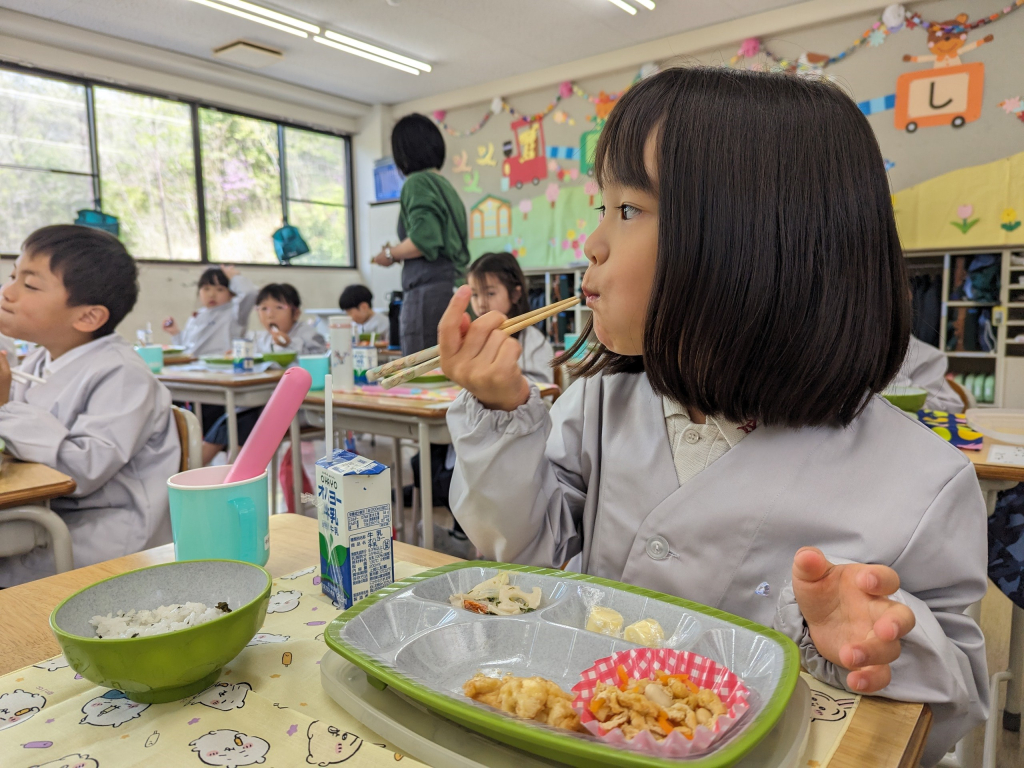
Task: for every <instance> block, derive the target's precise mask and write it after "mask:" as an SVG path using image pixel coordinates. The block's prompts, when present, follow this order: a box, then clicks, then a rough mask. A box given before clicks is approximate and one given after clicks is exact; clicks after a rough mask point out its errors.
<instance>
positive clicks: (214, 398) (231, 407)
mask: <svg viewBox="0 0 1024 768" xmlns="http://www.w3.org/2000/svg"><path fill="white" fill-rule="evenodd" d="M283 375H284V371H281V370H275V371H266V372H265V373H231V372H229V371H223V372H222V371H193V370H186V371H181V370H175V369H174V366H169V367H167V368H164V372H163V373H161V374H159V375H158V376H157V378H158V379H160V381H162V382H163V383H164V386H166V387H167V388H168V389H169V390H171V395H172V396H173V397H174V399H175V400H184V401H186V402H190V403H196V404H197V406H198V407H197V411H196V416H198V417H199V421H200V423H202V420H203V417H202V406H203V405H223V406H224V409H225V412H226V413H227V416H228V462H231V461H234V459H235V456H237V455H238V418H237V415H236V413H235V409H236V408H256V407H259V406H261V405H266V404H267V400H269V399H270V395H271V394H272V393H273V392H274V388H275V387H276V386H277V382H278V380H279V379H280V378H281V376H283ZM275 479H276V478H275Z"/></svg>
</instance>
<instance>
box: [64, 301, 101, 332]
mask: <svg viewBox="0 0 1024 768" xmlns="http://www.w3.org/2000/svg"><path fill="white" fill-rule="evenodd" d="M78 309H79V310H80V311H79V312H78V313H77V314H78V316H77V317H76V318H75V321H74V322H73V323H72V324H71V327H72V328H74V329H75V330H76V331H79V332H80V333H95V332H96V331H98V330H99V329H100V328H102V327H103V326H104V325H106V324H107V320H109V319H110V310H109V309H107V308H106V307H104V306H103V305H102V304H92V305H86V306H84V307H79V308H78Z"/></svg>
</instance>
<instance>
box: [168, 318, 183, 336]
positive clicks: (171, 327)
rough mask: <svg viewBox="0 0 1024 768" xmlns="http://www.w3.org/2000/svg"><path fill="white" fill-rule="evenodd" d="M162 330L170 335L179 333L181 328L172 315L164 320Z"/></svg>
mask: <svg viewBox="0 0 1024 768" xmlns="http://www.w3.org/2000/svg"><path fill="white" fill-rule="evenodd" d="M164 330H165V331H167V332H168V333H169V334H171V336H177V335H178V334H179V333H181V328H179V327H178V323H177V321H175V319H174V318H173V317H168V318H167V319H166V320H164Z"/></svg>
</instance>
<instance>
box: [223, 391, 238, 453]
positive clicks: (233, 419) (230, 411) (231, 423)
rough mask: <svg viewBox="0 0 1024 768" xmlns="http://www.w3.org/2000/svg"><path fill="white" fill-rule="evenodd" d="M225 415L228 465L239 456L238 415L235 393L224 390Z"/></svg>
mask: <svg viewBox="0 0 1024 768" xmlns="http://www.w3.org/2000/svg"><path fill="white" fill-rule="evenodd" d="M224 401H225V406H224V408H225V411H224V412H225V413H227V415H228V464H230V463H232V462H233V461H234V460H235V457H237V456H238V414H237V413H235V393H234V392H232V391H231V388H230V387H226V388H225V389H224Z"/></svg>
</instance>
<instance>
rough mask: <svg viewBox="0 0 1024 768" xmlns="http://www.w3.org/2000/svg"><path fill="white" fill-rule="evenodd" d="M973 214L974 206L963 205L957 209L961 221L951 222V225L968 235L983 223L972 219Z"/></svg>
mask: <svg viewBox="0 0 1024 768" xmlns="http://www.w3.org/2000/svg"><path fill="white" fill-rule="evenodd" d="M972 213H974V206H973V205H969V204H968V205H961V206H959V207H958V208H957V209H956V215H957V216H959V217H960V221H951V222H949V223H950V224H952V225H953V226H954V227H956V228H957V229H959V230H960V231H961V232H962V233H963V234H965V235H966V234H967V231H968V230H969V229H970V228H971V227H973V226H974V225H975V224H977V223H978V222H979V221H981V219H971V214H972Z"/></svg>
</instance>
